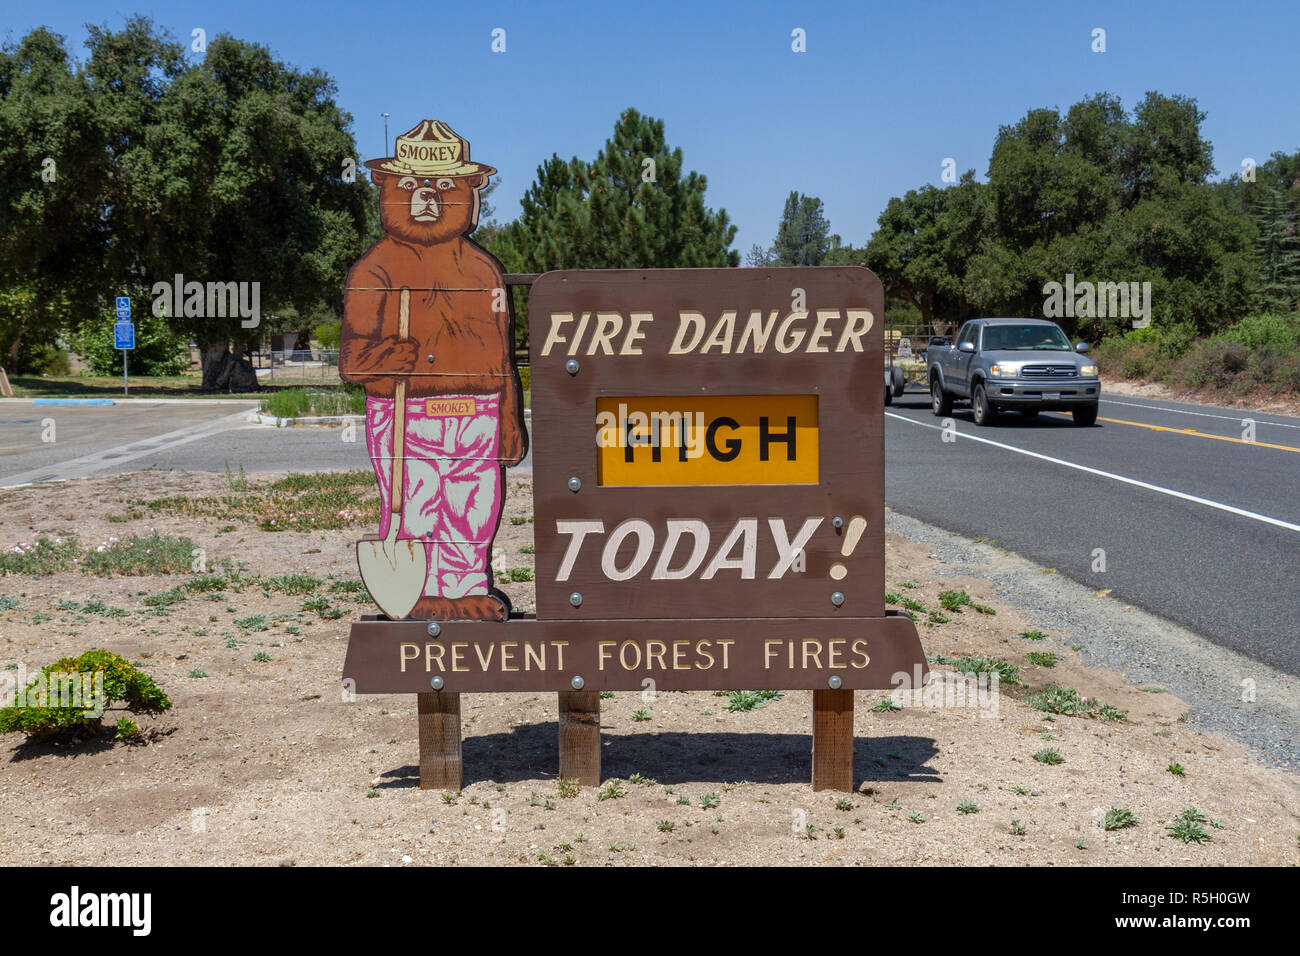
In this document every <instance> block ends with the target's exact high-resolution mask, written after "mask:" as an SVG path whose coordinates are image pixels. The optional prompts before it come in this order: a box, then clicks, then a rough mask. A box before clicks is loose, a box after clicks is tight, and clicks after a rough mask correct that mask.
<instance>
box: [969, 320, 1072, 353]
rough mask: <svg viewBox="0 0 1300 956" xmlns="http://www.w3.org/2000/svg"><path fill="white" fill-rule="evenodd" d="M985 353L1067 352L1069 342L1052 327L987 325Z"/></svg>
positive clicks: (1061, 333) (985, 330) (1063, 334)
mask: <svg viewBox="0 0 1300 956" xmlns="http://www.w3.org/2000/svg"><path fill="white" fill-rule="evenodd" d="M984 351H986V352H1028V351H1034V352H1068V351H1070V340H1069V339H1067V338H1066V337H1065V333H1064V332H1062V331H1061V330H1060V329H1058V328H1057V327H1056V326H1054V325H987V326H985V327H984Z"/></svg>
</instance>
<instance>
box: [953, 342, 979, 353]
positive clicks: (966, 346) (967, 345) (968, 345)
mask: <svg viewBox="0 0 1300 956" xmlns="http://www.w3.org/2000/svg"><path fill="white" fill-rule="evenodd" d="M957 348H958V350H960V351H962V352H974V351H975V343H974V342H962V343H961V344H960V345H958V346H957Z"/></svg>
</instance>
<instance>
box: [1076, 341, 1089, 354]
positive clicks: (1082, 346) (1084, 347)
mask: <svg viewBox="0 0 1300 956" xmlns="http://www.w3.org/2000/svg"><path fill="white" fill-rule="evenodd" d="M1089 348H1091V346H1090V345H1089V344H1088V343H1087V342H1078V343H1076V344H1075V346H1074V350H1075V351H1076V352H1078V353H1079V354H1083V353H1084V352H1086V351H1088V349H1089Z"/></svg>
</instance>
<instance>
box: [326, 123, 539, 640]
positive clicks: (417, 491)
mask: <svg viewBox="0 0 1300 956" xmlns="http://www.w3.org/2000/svg"><path fill="white" fill-rule="evenodd" d="M394 152H395V153H396V155H395V156H393V157H391V158H388V159H381V160H371V161H370V162H367V163H366V166H367V167H369V168H370V170H371V177H372V179H373V180H374V182H375V183H376V184H377V185H378V186H379V190H380V197H379V201H380V218H381V222H382V224H383V228H384V236H383V238H381V239H380V240H379V241H378V242H376V243H375V244H374V245H373V246H372V247H371V248H370V249H369V251H367V252H366V254H365V255H364V256H362V257H361V259H359V260H358V261H357V263H356V264H355V265H354V266H353V267H352V269H351V271H350V272H349V273H348V279H347V287H346V290H345V293H344V301H343V331H342V337H341V341H340V352H339V375H340V377H341V378H343V379H344V380H345V381H348V382H354V383H356V384H359V385H361V386H362V387H363V388H364V389H365V392H366V429H365V430H366V444H367V448H368V451H369V454H370V459H371V462H372V464H373V465H374V469H375V476H376V478H377V479H378V482H379V492H380V503H381V518H380V528H379V534H378V537H367V538H366V539H365V540H363V541H361V542H358V544H357V560H358V563H359V565H360V569H361V575H362V580H363V581H364V582H365V584H366V587H367V589H368V590H369V592H370V594H371V597H372V598H373V599H374V600H375V603H376V604H378V605H379V607H380V609H381V610H383V611H384V613H385V614H386V615H387V616H388V617H390V618H392V619H395V620H396V619H400V618H405V617H413V618H418V619H421V620H444V621H450V620H506V619H507V618H508V617H509V614H510V602H509V599H508V598H507V597H506V595H505V594H504V593H502V592H501V591H499V590H497V589H496V588H494V587H493V576H492V541H493V538H494V537H495V536H496V530H497V526H498V524H499V522H500V519H501V507H502V503H503V498H504V494H505V469H506V466H508V465H515V464H518V463H519V462H520V461H522V460H523V458H524V456H525V454H526V453H527V448H528V435H527V432H526V431H525V428H524V420H523V403H522V400H521V398H522V395H521V389H520V385H519V376H518V372H517V371H516V369H515V364H514V328H513V318H512V311H511V308H510V303H509V297H508V295H507V293H506V287H505V278H504V275H503V273H502V268H501V264H500V263H499V262H498V261H497V260H496V258H495V257H494V256H492V255H491V254H490V253H488V252H487V251H486V250H484V249H483V248H482V247H480V246H479V245H477V244H476V243H474V242H473V241H472V240H470V239H469V238H468V234H469V233H471V232H472V231H473V230H474V228H475V227H476V226H477V225H478V213H479V191H480V190H481V189H482V188H483V187H484V186H486V185H487V183H488V177H489V176H491V175H492V173H494V172H496V170H494V169H493V168H492V167H490V166H484V165H483V164H481V163H475V162H471V161H470V159H469V144H468V143H467V142H466V141H465V140H463V139H461V138H460V137H459V136H457V135H456V134H455V133H454V132H453V131H452V130H451V128H450V127H448V126H447V125H446V124H445V123H442V122H439V121H437V120H425V121H423V122H422V123H420V125H419V126H417V127H416V128H415V129H413V130H411V131H410V132H409V133H406V134H405V135H403V136H399V137H398V138H397V141H396V143H395V149H394ZM395 488H396V489H397V491H396V492H394V489H395Z"/></svg>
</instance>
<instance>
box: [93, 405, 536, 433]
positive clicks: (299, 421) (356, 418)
mask: <svg viewBox="0 0 1300 956" xmlns="http://www.w3.org/2000/svg"><path fill="white" fill-rule="evenodd" d="M110 404H111V403H110ZM248 418H249V421H257V422H260V423H261V424H263V425H274V426H275V427H276V428H292V427H293V426H294V425H346V424H348V422H354V423H355V422H360V421H363V420H364V419H365V415H314V416H311V417H305V418H276V417H275V416H274V415H267V414H266V413H265V412H249V416H248ZM532 418H533V410H532V409H531V408H525V409H524V421H532Z"/></svg>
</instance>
